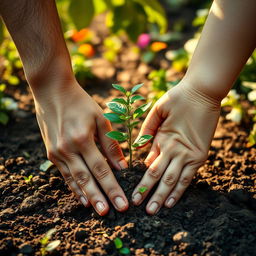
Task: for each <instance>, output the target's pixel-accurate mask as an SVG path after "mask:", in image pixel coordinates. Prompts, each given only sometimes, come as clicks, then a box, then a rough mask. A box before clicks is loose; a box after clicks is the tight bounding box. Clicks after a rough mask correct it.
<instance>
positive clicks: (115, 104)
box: [104, 84, 153, 170]
mask: <svg viewBox="0 0 256 256" xmlns="http://www.w3.org/2000/svg"><path fill="white" fill-rule="evenodd" d="M112 86H113V87H114V88H115V89H116V90H118V91H120V92H121V93H122V94H124V96H125V98H114V99H113V100H112V101H111V102H109V103H107V106H108V108H109V109H110V110H112V111H113V112H114V113H105V114H104V117H105V118H106V119H108V120H110V121H111V122H112V123H120V124H124V126H125V128H126V130H127V132H119V131H111V132H108V133H107V134H106V136H108V137H109V138H111V139H114V140H117V141H127V142H128V148H129V168H130V170H131V168H132V152H133V150H134V149H136V148H139V147H142V146H143V145H145V144H146V143H147V142H148V141H149V140H151V139H152V138H153V136H152V135H147V134H145V135H143V136H141V137H139V138H137V139H136V140H135V141H134V142H133V141H132V130H133V128H134V127H136V126H137V125H138V124H139V121H135V119H137V118H139V117H141V116H142V115H143V114H144V113H145V112H146V111H147V110H148V109H149V108H150V106H151V103H152V102H149V103H146V104H143V105H141V106H139V107H138V108H134V106H133V103H135V102H136V101H138V100H144V97H142V96H141V95H138V94H136V95H134V94H135V92H136V91H137V90H138V89H139V88H141V86H143V84H138V85H135V86H134V87H133V88H132V89H131V91H127V90H125V89H124V88H123V87H122V86H120V85H118V84H113V85H112Z"/></svg>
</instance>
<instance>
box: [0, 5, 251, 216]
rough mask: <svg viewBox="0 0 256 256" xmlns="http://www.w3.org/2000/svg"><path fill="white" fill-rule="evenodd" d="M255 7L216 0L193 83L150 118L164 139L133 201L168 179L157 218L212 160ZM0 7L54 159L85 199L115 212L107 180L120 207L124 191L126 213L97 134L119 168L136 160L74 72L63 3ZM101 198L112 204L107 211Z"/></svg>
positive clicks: (156, 205) (146, 128)
mask: <svg viewBox="0 0 256 256" xmlns="http://www.w3.org/2000/svg"><path fill="white" fill-rule="evenodd" d="M255 9H256V8H255V1H254V0H243V1H242V0H219V1H215V2H214V4H213V7H212V9H211V13H210V15H209V17H208V19H207V22H206V25H205V27H204V30H203V33H202V36H201V39H200V42H199V45H198V47H197V49H196V51H195V54H194V56H193V58H192V61H191V64H190V66H189V69H188V71H187V73H186V75H185V77H184V79H182V81H181V82H180V84H179V85H177V86H176V87H175V88H173V89H171V90H170V91H168V92H167V93H166V94H165V95H164V96H163V97H162V98H161V99H160V100H159V101H158V102H157V103H156V104H155V106H154V107H153V108H152V110H151V111H150V113H149V115H148V117H147V118H146V119H145V121H144V123H143V125H142V129H141V132H140V135H142V134H154V135H155V139H154V142H153V145H152V148H151V150H150V153H149V155H148V157H147V158H146V160H145V163H146V164H147V165H148V166H149V168H148V170H147V171H146V173H145V175H144V177H143V178H142V180H141V182H140V183H139V185H138V186H137V187H136V189H135V191H134V193H133V202H134V204H136V205H139V204H140V203H141V202H142V201H143V200H144V199H145V197H146V196H147V194H148V192H149V191H150V190H151V189H152V187H153V186H155V185H156V183H157V182H158V181H160V183H159V185H158V187H157V190H156V192H155V193H154V195H153V196H152V197H151V198H150V200H149V202H148V204H147V207H146V211H147V212H148V213H149V214H155V213H156V212H157V211H159V209H160V208H161V207H162V206H163V205H165V206H167V207H172V206H173V205H175V204H176V202H177V201H178V200H179V199H180V197H181V196H182V194H183V192H184V191H185V189H186V188H187V186H188V185H189V184H190V181H191V179H192V177H193V175H194V173H195V172H196V170H197V169H198V168H199V166H201V165H202V164H203V162H204V161H205V159H206V158H207V152H208V149H209V146H210V143H211V140H212V137H213V134H214V131H215V128H216V124H217V121H218V117H219V109H220V101H221V99H222V98H223V97H224V96H225V95H226V94H227V92H228V91H229V89H230V88H231V86H232V84H233V82H234V81H235V79H236V77H237V76H238V73H239V72H240V70H241V68H242V67H243V65H244V63H245V62H246V60H247V59H248V57H249V56H250V54H251V52H252V51H253V49H254V48H255V42H256V38H255V34H253V31H254V27H255V24H256V22H255V21H256V20H255V19H256V18H255V16H254V14H255V11H256V10H255ZM0 13H1V16H2V17H3V19H4V22H5V24H6V25H7V28H8V30H9V31H10V33H11V35H12V38H13V40H14V42H15V44H16V46H17V48H18V50H19V53H20V56H21V59H22V62H23V64H24V70H25V74H26V78H27V80H28V83H29V85H30V88H31V90H32V93H33V96H34V100H35V106H36V115H37V120H38V123H39V126H40V129H41V133H42V137H43V139H44V143H45V146H46V149H47V155H48V158H49V159H50V160H51V161H52V162H54V163H55V164H56V165H57V167H58V168H59V169H60V171H61V173H62V175H63V176H64V178H65V179H66V181H67V183H68V184H69V186H70V188H71V189H72V191H73V192H74V193H75V194H76V196H77V197H78V198H79V199H80V200H81V202H82V203H84V205H86V206H89V204H90V203H91V204H92V206H93V207H94V208H95V209H96V211H97V212H98V213H99V214H100V215H104V214H106V213H107V211H108V209H109V206H108V204H107V201H106V199H105V198H104V196H103V195H102V193H101V192H100V191H99V188H98V187H97V185H96V183H95V180H97V181H98V182H99V184H100V185H101V186H102V188H103V190H104V191H105V192H106V194H107V196H108V197H109V198H110V200H111V202H112V203H113V204H114V205H115V202H114V201H115V198H116V197H117V196H118V197H122V198H123V200H124V202H125V203H124V204H123V207H121V209H120V208H118V207H116V209H119V210H121V211H124V210H126V209H127V208H128V202H127V199H126V197H125V195H124V193H123V191H122V190H121V188H120V186H119V185H118V184H117V182H116V180H115V179H114V177H113V174H112V172H111V170H110V168H109V166H108V165H107V164H106V162H105V161H104V159H103V156H102V154H101V153H100V152H99V150H98V149H97V147H96V144H95V142H94V137H97V139H98V141H99V142H100V143H101V145H102V147H103V149H105V150H104V151H105V154H106V156H107V157H108V158H109V162H110V163H112V165H113V166H114V167H115V168H117V169H120V165H119V164H118V163H120V164H121V167H124V168H125V167H126V166H127V165H126V163H125V162H123V160H124V158H123V155H122V153H121V151H120V148H119V147H118V145H117V143H116V142H115V141H112V140H110V139H108V138H107V137H106V136H105V133H106V132H107V131H109V130H110V129H111V126H110V124H109V122H108V121H106V120H105V119H103V117H102V110H101V109H100V108H99V106H98V105H97V104H96V103H95V102H94V101H93V100H92V99H91V98H90V96H89V95H88V94H87V93H86V92H84V91H83V90H82V89H81V87H80V86H79V85H78V83H77V82H76V80H75V78H74V76H73V73H72V70H71V64H70V57H69V54H68V51H67V49H66V45H65V42H64V39H63V35H62V32H61V29H60V25H59V20H58V15H57V11H56V6H55V3H54V1H53V0H47V1H45V0H37V1H33V0H19V1H14V2H11V1H9V0H0ZM78 117H79V118H78ZM99 159H100V160H99ZM141 186H146V187H148V188H149V189H148V191H146V192H145V193H143V195H141V194H138V193H137V192H138V188H139V187H141ZM139 197H141V198H139ZM118 201H119V203H120V202H121V201H120V200H119V199H118ZM89 202H90V203H89ZM97 202H102V203H103V204H104V206H105V208H104V209H102V207H100V208H101V209H98V208H97V207H96V205H97Z"/></svg>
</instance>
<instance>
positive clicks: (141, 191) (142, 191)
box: [139, 187, 148, 194]
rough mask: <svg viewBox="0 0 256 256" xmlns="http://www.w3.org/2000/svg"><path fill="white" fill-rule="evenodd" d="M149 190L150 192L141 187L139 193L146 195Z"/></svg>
mask: <svg viewBox="0 0 256 256" xmlns="http://www.w3.org/2000/svg"><path fill="white" fill-rule="evenodd" d="M147 190H148V188H147V187H141V188H139V192H140V193H141V194H143V193H145V192H146V191H147Z"/></svg>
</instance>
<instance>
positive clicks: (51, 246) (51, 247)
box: [45, 240, 60, 252]
mask: <svg viewBox="0 0 256 256" xmlns="http://www.w3.org/2000/svg"><path fill="white" fill-rule="evenodd" d="M59 244H60V240H55V241H52V242H50V243H49V244H47V246H46V247H45V250H46V251H47V252H52V251H54V250H55V249H56V248H57V247H58V246H59Z"/></svg>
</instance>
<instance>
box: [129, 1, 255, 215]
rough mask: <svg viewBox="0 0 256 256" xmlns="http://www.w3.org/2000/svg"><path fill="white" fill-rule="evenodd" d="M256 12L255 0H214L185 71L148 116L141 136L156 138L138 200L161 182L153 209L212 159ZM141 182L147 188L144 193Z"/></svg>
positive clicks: (168, 202) (171, 199)
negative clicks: (211, 151) (224, 105)
mask: <svg viewBox="0 0 256 256" xmlns="http://www.w3.org/2000/svg"><path fill="white" fill-rule="evenodd" d="M255 13H256V2H255V0H216V1H214V2H213V4H212V7H211V10H210V13H209V16H208V18H207V21H206V24H205V25H204V28H203V31H202V34H201V38H200V40H199V43H198V45H197V48H196V50H195V52H194V54H193V57H192V59H191V63H190V65H189V68H188V71H187V73H186V75H185V77H184V78H183V79H182V81H181V82H180V83H179V84H178V85H177V86H176V87H174V88H172V89H170V90H169V91H168V92H167V93H166V94H165V95H164V96H163V97H162V98H160V99H159V101H157V102H156V104H155V105H154V107H153V108H152V110H151V111H150V112H149V114H148V116H147V117H146V119H145V121H144V123H143V125H142V128H141V131H140V134H139V136H141V135H143V134H151V135H155V139H154V141H153V144H152V147H151V150H150V152H149V154H148V156H147V158H146V160H145V163H146V165H147V166H148V169H147V171H146V172H145V174H144V176H143V178H142V180H141V181H140V183H139V184H138V185H137V187H136V188H135V190H134V192H133V203H134V204H135V205H139V204H141V202H143V200H144V199H145V198H146V197H147V195H148V193H149V192H150V190H151V189H152V188H153V187H154V186H156V184H157V183H158V182H159V184H158V185H157V188H156V191H155V193H154V194H153V195H152V197H151V198H150V199H149V201H148V203H147V206H146V211H147V212H148V213H149V214H155V213H157V212H158V211H159V209H160V208H161V207H162V206H163V205H164V206H166V207H169V208H171V207H173V206H174V205H175V204H176V203H177V201H178V200H179V199H180V198H181V196H182V195H183V193H184V191H185V190H186V188H187V187H188V185H189V184H190V182H191V180H192V178H193V176H194V174H195V172H196V171H197V169H198V168H199V167H200V166H202V165H203V163H204V161H205V160H206V159H207V155H208V150H209V147H210V144H211V141H212V137H213V135H214V131H215V129H216V125H217V122H218V118H219V114H220V103H221V100H222V99H223V98H224V97H225V96H226V95H227V93H228V91H229V90H230V88H231V87H232V85H233V83H234V81H235V80H236V78H237V76H238V74H239V73H240V71H241V69H242V67H243V66H244V64H245V63H246V61H247V59H248V58H249V56H250V55H251V53H252V52H253V50H254V49H255V46H256V33H255V26H256V15H255ZM142 186H143V187H147V188H148V190H147V191H146V192H145V193H143V194H141V193H139V188H140V187H142Z"/></svg>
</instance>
